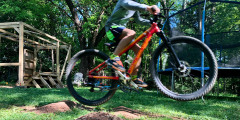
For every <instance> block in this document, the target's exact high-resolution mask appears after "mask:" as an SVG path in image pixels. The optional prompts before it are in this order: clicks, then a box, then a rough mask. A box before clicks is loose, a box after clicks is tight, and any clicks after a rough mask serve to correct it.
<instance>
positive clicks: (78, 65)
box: [66, 49, 118, 106]
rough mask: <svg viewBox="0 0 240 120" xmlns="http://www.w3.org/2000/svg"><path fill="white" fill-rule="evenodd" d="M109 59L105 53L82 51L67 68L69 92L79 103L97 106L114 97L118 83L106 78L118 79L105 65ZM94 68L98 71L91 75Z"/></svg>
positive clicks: (90, 50) (89, 50)
mask: <svg viewBox="0 0 240 120" xmlns="http://www.w3.org/2000/svg"><path fill="white" fill-rule="evenodd" d="M108 58H109V57H108V56H107V55H106V54H105V53H103V52H101V51H99V50H95V49H87V50H82V51H80V52H78V53H77V54H75V55H74V56H73V57H72V58H71V60H70V62H69V64H68V66H67V71H66V80H67V87H68V90H69V92H70V93H71V95H72V96H73V97H74V98H75V99H76V100H77V101H79V102H80V103H82V104H85V105H90V106H97V105H100V104H103V103H105V102H107V101H108V100H109V99H110V98H111V97H112V96H113V95H114V93H115V92H116V89H117V84H118V81H117V80H112V79H109V78H106V77H116V74H115V72H114V71H113V70H112V69H109V68H107V65H106V64H105V63H104V61H106V60H107V59H108ZM102 63H104V64H102ZM100 64H101V65H100ZM94 68H97V69H96V70H94V71H93V72H91V74H89V72H90V71H91V70H92V69H94ZM90 76H98V78H91V77H90ZM99 77H102V78H99Z"/></svg>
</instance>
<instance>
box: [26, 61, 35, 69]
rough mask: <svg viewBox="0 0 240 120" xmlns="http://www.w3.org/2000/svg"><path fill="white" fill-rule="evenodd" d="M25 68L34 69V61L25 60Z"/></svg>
mask: <svg viewBox="0 0 240 120" xmlns="http://www.w3.org/2000/svg"><path fill="white" fill-rule="evenodd" d="M24 67H25V69H34V63H32V62H25V66H24Z"/></svg>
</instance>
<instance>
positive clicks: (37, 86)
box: [32, 80, 41, 88]
mask: <svg viewBox="0 0 240 120" xmlns="http://www.w3.org/2000/svg"><path fill="white" fill-rule="evenodd" d="M32 83H33V84H34V85H35V86H36V88H41V87H40V85H38V84H37V82H36V81H35V80H33V81H32Z"/></svg>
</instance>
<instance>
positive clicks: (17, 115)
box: [0, 88, 240, 120]
mask: <svg viewBox="0 0 240 120" xmlns="http://www.w3.org/2000/svg"><path fill="white" fill-rule="evenodd" d="M62 100H71V101H75V100H74V98H73V97H72V96H71V95H70V94H69V92H68V90H67V88H64V89H46V88H42V89H36V88H29V89H21V88H13V89H8V88H0V120H6V119H7V120H33V119H34V120H43V119H44V120H46V119H53V120H70V119H72V120H73V119H76V118H78V117H80V116H81V115H85V114H88V113H90V112H91V111H87V110H81V109H73V111H69V112H66V113H56V114H53V113H51V114H40V115H38V114H35V113H32V112H28V113H24V112H21V111H23V110H22V109H20V108H18V107H17V106H43V105H47V104H50V103H54V102H59V101H62ZM205 101H206V103H204V102H203V101H202V100H201V99H199V100H195V101H188V102H180V101H175V100H172V99H170V98H167V97H165V96H163V95H162V94H160V93H158V94H157V92H156V91H144V92H141V93H123V92H121V91H120V90H118V91H117V92H116V94H115V95H114V96H113V98H112V99H111V100H109V101H108V102H107V103H105V104H103V105H100V106H98V107H97V108H96V109H97V110H102V111H111V110H112V109H113V108H115V107H118V106H125V107H128V108H131V109H134V110H140V111H142V112H147V113H153V114H158V115H164V116H166V117H165V118H148V117H141V119H142V120H144V119H149V120H159V119H163V120H169V119H171V118H172V117H179V118H185V119H196V120H202V119H204V120H205V119H209V120H214V119H232V120H235V119H238V118H240V114H239V113H240V104H239V102H240V98H239V97H236V96H234V97H231V96H227V97H224V96H221V98H219V97H214V96H212V95H208V96H206V97H205Z"/></svg>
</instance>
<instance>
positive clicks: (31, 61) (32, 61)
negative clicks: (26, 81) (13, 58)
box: [25, 59, 34, 63]
mask: <svg viewBox="0 0 240 120" xmlns="http://www.w3.org/2000/svg"><path fill="white" fill-rule="evenodd" d="M25 61H27V62H30V63H34V60H30V59H25Z"/></svg>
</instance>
